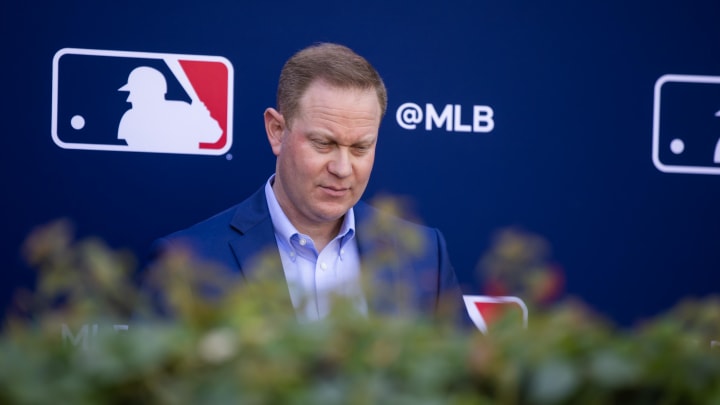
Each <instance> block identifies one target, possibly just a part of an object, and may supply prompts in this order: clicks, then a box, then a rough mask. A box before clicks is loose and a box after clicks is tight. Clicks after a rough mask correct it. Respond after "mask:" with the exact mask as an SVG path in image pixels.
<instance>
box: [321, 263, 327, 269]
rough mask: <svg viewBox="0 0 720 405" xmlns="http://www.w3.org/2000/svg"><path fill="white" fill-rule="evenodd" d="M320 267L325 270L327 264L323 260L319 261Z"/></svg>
mask: <svg viewBox="0 0 720 405" xmlns="http://www.w3.org/2000/svg"><path fill="white" fill-rule="evenodd" d="M320 268H321V269H323V270H327V264H325V262H322V263H320Z"/></svg>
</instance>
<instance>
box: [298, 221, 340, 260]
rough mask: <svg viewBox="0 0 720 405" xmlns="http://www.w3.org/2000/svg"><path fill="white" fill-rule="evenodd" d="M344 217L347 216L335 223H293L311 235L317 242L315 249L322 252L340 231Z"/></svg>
mask: <svg viewBox="0 0 720 405" xmlns="http://www.w3.org/2000/svg"><path fill="white" fill-rule="evenodd" d="M344 219H345V216H342V217H340V219H338V220H336V221H335V222H334V223H333V222H328V223H316V224H305V225H303V224H296V223H293V226H294V227H295V228H296V229H297V230H298V231H299V232H301V233H303V234H305V235H307V236H309V237H310V238H311V239H312V240H313V243H314V244H315V249H317V251H318V252H321V251H322V250H323V249H324V248H325V246H327V245H328V243H330V241H331V240H333V239H334V238H335V237H336V236H337V234H338V232H340V228H341V227H342V223H343V220H344ZM291 223H292V221H291Z"/></svg>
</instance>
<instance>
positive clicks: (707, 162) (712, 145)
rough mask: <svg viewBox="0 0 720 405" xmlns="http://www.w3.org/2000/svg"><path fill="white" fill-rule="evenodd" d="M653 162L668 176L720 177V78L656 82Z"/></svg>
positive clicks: (670, 77) (684, 77)
mask: <svg viewBox="0 0 720 405" xmlns="http://www.w3.org/2000/svg"><path fill="white" fill-rule="evenodd" d="M652 159H653V163H654V164H655V167H656V168H657V169H658V170H660V171H662V172H666V173H688V174H720V76H694V75H664V76H662V77H660V78H659V79H658V80H657V81H656V82H655V97H654V106H653V144H652Z"/></svg>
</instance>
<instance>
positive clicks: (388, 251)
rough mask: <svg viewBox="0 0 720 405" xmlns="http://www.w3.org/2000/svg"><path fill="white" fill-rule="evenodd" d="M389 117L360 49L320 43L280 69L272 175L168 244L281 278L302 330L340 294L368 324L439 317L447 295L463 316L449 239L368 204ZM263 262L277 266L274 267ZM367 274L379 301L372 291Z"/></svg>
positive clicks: (268, 120)
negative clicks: (378, 315)
mask: <svg viewBox="0 0 720 405" xmlns="http://www.w3.org/2000/svg"><path fill="white" fill-rule="evenodd" d="M386 108H387V93H386V90H385V85H384V84H383V82H382V79H381V78H380V76H379V75H378V73H377V72H376V71H375V69H374V68H373V67H372V66H371V65H370V64H369V63H368V62H367V61H366V60H365V59H364V58H362V57H361V56H359V55H357V54H356V53H354V52H353V51H352V50H350V49H348V48H347V47H344V46H341V45H336V44H319V45H315V46H311V47H309V48H306V49H304V50H302V51H300V52H298V53H297V54H295V55H294V56H293V57H292V58H290V59H289V60H288V61H287V63H286V64H285V66H284V67H283V69H282V72H281V75H280V80H279V85H278V93H277V109H274V108H268V109H267V110H265V114H264V118H265V130H266V133H267V137H268V140H269V142H270V146H271V148H272V151H273V153H274V154H275V156H276V158H277V159H276V169H275V174H274V175H273V176H271V177H270V179H269V180H268V182H267V183H266V184H265V186H264V187H262V188H261V189H260V190H258V191H257V192H256V193H255V194H254V195H252V196H251V197H250V198H248V199H247V200H245V201H243V202H241V203H240V204H238V205H236V206H234V207H232V208H230V209H228V210H226V211H224V212H222V213H220V214H218V215H216V216H214V217H212V218H210V219H208V220H206V221H204V222H201V223H199V224H197V225H194V226H192V227H190V228H188V229H186V230H184V231H180V232H177V233H175V234H173V235H170V236H169V237H167V238H164V239H163V240H161V246H164V247H166V246H167V245H174V244H177V245H180V244H184V246H189V247H190V249H192V251H193V252H194V253H195V254H197V255H198V256H199V257H200V258H202V259H209V260H213V261H216V262H220V263H222V264H224V265H225V266H226V267H228V268H230V269H233V270H236V271H238V272H239V273H240V274H241V275H242V278H243V279H244V280H246V281H247V282H252V281H251V280H252V279H253V278H255V277H257V276H259V275H262V276H265V277H267V276H270V277H277V278H279V279H281V278H283V277H284V279H285V281H286V282H287V286H288V293H289V296H290V301H291V303H292V307H293V308H294V309H295V311H296V314H297V316H298V318H299V319H300V320H316V319H321V318H323V317H324V316H326V315H327V313H328V311H329V310H330V303H331V297H330V296H331V295H340V296H344V297H346V298H348V299H350V300H351V302H352V303H353V305H354V306H355V308H356V309H357V310H358V311H360V312H361V313H364V314H372V313H375V312H395V311H399V310H403V311H408V310H409V312H411V313H413V314H419V315H422V316H435V315H438V312H439V311H440V310H441V308H442V307H443V305H442V304H443V302H444V301H443V299H444V298H445V297H449V299H450V300H451V301H452V304H453V305H456V306H458V307H459V306H461V305H462V303H461V294H460V290H459V287H458V283H457V279H456V277H455V273H454V271H453V269H452V266H451V265H450V261H449V259H448V254H447V251H446V248H445V241H444V239H443V237H442V235H441V234H440V232H439V231H437V230H436V229H431V228H426V227H422V226H419V225H415V224H411V223H409V222H406V221H403V220H401V219H399V218H397V217H394V216H391V215H387V214H384V213H381V212H380V211H378V210H376V209H375V208H372V207H370V206H369V205H367V204H365V203H363V202H360V201H359V200H360V197H361V196H362V194H363V192H364V191H365V188H366V186H367V183H368V181H369V179H370V172H371V171H372V166H373V161H374V157H375V146H376V144H377V138H378V130H379V127H380V121H381V118H382V117H383V115H384V113H385V110H386ZM262 255H266V256H267V255H269V256H270V257H273V258H275V259H278V256H279V260H275V261H274V262H275V263H277V266H273V265H268V264H267V263H272V262H273V261H272V260H271V261H269V262H268V261H261V260H259V259H258V258H259V257H260V256H262ZM275 267H281V268H275ZM363 275H364V276H368V277H369V278H371V279H372V280H374V285H375V287H378V288H379V289H380V290H381V291H367V290H366V289H363V288H362V287H361V276H363ZM400 290H402V291H403V293H402V294H400V295H398V294H397V293H398V291H400ZM388 291H390V293H389V294H383V292H385V293H387V292H388ZM388 295H392V296H388Z"/></svg>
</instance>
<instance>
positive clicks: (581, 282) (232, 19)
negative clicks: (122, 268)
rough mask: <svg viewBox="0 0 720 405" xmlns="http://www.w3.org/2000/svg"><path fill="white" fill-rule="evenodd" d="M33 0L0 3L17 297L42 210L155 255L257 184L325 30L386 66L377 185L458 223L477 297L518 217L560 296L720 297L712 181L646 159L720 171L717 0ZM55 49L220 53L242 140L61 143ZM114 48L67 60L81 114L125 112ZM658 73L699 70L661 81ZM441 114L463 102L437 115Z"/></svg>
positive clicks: (372, 191) (621, 316)
mask: <svg viewBox="0 0 720 405" xmlns="http://www.w3.org/2000/svg"><path fill="white" fill-rule="evenodd" d="M40 3H43V2H40ZM40 3H38V2H30V3H27V2H6V3H4V4H3V5H2V6H0V10H1V12H0V34H2V35H0V38H2V39H0V41H1V43H2V50H3V52H4V54H3V58H2V61H3V62H2V64H1V65H0V73H1V74H2V77H3V79H4V80H2V83H3V90H4V92H3V94H4V96H5V97H4V101H3V102H2V106H3V107H2V110H0V111H1V112H0V114H2V121H1V125H2V136H1V137H0V145H1V147H0V154H2V157H1V159H0V162H1V163H0V164H1V165H2V171H1V172H0V176H2V182H1V183H0V184H1V187H2V195H3V198H2V209H1V210H0V215H2V225H3V228H4V229H3V232H2V235H3V237H2V244H0V249H1V252H2V254H1V256H0V257H2V272H1V273H0V299H1V300H2V304H3V306H5V305H7V303H8V302H9V301H10V296H11V292H12V291H13V290H14V289H15V288H16V287H17V286H19V285H25V284H27V283H28V282H29V280H30V279H31V277H30V274H29V272H28V270H27V269H26V268H25V266H23V264H22V261H21V260H20V254H19V251H20V244H21V241H22V240H23V238H24V237H25V236H26V235H27V233H28V232H29V231H30V229H32V228H33V227H34V226H37V225H39V224H44V223H46V222H48V221H50V220H53V219H55V218H59V217H68V218H71V219H72V220H73V221H74V223H75V224H76V227H77V229H78V233H79V234H80V235H81V236H82V235H89V234H93V235H100V236H102V237H103V238H105V239H106V240H107V241H108V242H109V243H110V244H111V245H112V246H115V247H129V248H131V249H133V250H135V251H136V252H137V253H138V255H142V254H144V253H145V252H146V249H147V247H148V245H149V244H150V243H151V241H152V240H153V239H154V238H156V237H158V236H162V235H165V234H167V233H169V232H171V231H174V230H177V229H180V228H183V227H185V226H188V225H190V224H192V223H195V222H197V221H199V220H201V219H204V218H205V217H207V216H209V215H211V214H213V213H215V212H217V211H219V210H221V209H224V208H226V207H228V206H230V205H232V204H234V203H236V202H238V201H240V200H241V199H243V198H244V197H246V196H247V195H249V194H250V193H251V192H252V191H254V190H255V189H257V188H258V187H259V186H260V185H261V184H262V183H263V182H264V181H265V180H266V179H267V178H268V176H269V175H270V174H271V173H272V171H273V168H274V156H273V155H272V153H271V151H270V148H269V146H268V144H267V140H266V138H265V134H264V128H263V121H262V113H263V110H264V109H265V108H266V107H268V106H273V105H274V101H275V89H276V83H277V77H278V74H279V71H280V68H281V67H282V64H283V63H284V61H285V60H286V59H287V58H288V57H289V56H290V55H292V54H293V53H294V52H296V51H297V50H299V49H301V48H303V47H305V46H307V45H309V44H312V43H314V42H318V41H331V42H339V43H343V44H346V45H348V46H350V47H351V48H353V49H354V50H356V51H357V52H358V53H360V54H361V55H363V56H365V57H366V58H367V59H368V60H370V61H371V63H373V64H374V65H375V66H376V68H377V69H378V70H379V71H380V73H381V75H382V76H383V78H384V80H385V82H386V84H387V87H388V92H389V108H388V114H387V116H386V117H385V119H384V120H383V123H382V126H381V136H380V140H379V145H378V152H377V157H376V165H375V169H374V172H373V177H372V179H371V182H370V185H369V187H368V190H367V193H366V196H367V197H372V196H373V195H377V194H379V193H393V194H399V195H405V196H409V197H411V198H412V200H413V201H414V206H415V208H416V210H417V211H418V214H419V215H420V216H421V217H422V218H423V219H424V221H425V222H426V223H428V224H430V225H432V226H436V227H438V228H440V229H441V230H442V231H443V232H444V234H445V236H446V238H447V241H448V245H449V248H450V254H451V257H452V261H453V263H454V265H455V267H456V269H457V272H458V276H459V278H460V279H461V282H462V283H463V284H464V285H465V292H466V293H478V292H480V291H481V288H482V286H480V285H479V284H478V282H477V279H476V273H475V267H476V263H477V261H478V259H479V258H480V256H481V255H482V254H483V252H485V251H486V250H487V248H488V247H489V244H490V243H491V237H492V234H493V233H494V232H495V231H497V230H498V229H501V228H503V227H507V226H519V227H522V228H524V229H526V230H529V231H531V232H535V233H538V234H541V235H543V236H544V237H546V238H547V239H548V241H549V242H550V243H551V245H552V247H553V258H554V260H556V261H557V262H559V263H560V264H561V265H562V267H563V268H564V271H565V277H566V285H565V289H566V292H568V293H570V294H575V295H579V296H580V297H582V298H583V299H585V300H586V301H588V302H589V303H590V304H591V305H592V306H594V307H595V308H596V309H598V310H599V311H601V312H603V313H605V314H608V315H610V316H612V317H613V318H615V319H616V320H617V321H619V322H621V323H632V322H634V321H637V320H639V319H642V318H643V317H647V316H650V315H653V314H655V313H657V312H658V311H661V310H664V309H666V308H668V307H669V306H671V305H672V304H674V303H676V302H677V301H678V299H680V298H681V297H684V296H703V295H707V294H710V293H714V292H716V291H717V285H718V281H720V234H719V233H718V225H720V204H719V203H720V187H719V186H720V176H718V175H714V174H694V173H687V170H685V172H682V171H683V169H681V170H680V171H681V172H679V173H678V172H663V171H661V170H659V168H658V167H657V166H656V164H655V163H654V161H653V143H655V144H656V146H657V150H658V152H657V154H658V160H659V161H660V165H661V166H662V165H664V166H667V167H696V168H697V167H700V168H705V169H708V171H710V172H712V170H713V169H720V163H715V162H714V160H713V151H714V148H715V145H716V142H717V140H718V138H720V117H715V115H714V114H715V112H717V111H718V110H720V90H719V89H720V84H718V83H713V82H712V80H706V79H707V78H708V77H714V76H713V75H717V76H720V52H718V50H719V49H720V48H718V40H719V39H720V24H718V23H717V22H718V21H719V18H720V3H717V2H716V1H685V2H678V1H639V2H627V1H620V0H610V1H604V2H571V1H552V2H520V1H503V2H491V1H482V0H480V1H462V0H446V1H443V2H435V1H429V0H418V1H413V2H399V1H398V2H391V1H386V0H384V1H374V0H366V1H362V2H360V1H358V2H331V1H304V2H287V4H283V2H260V1H257V2H251V1H248V2H236V1H230V0H227V1H205V2H200V1H173V2H166V1H163V2H152V1H126V2H122V3H118V2H98V1H65V2H53V1H46V2H44V3H46V4H40ZM588 3H596V4H588ZM63 48H83V49H94V50H113V51H130V52H149V53H164V54H183V55H211V56H219V57H223V58H226V59H227V60H228V61H229V62H230V63H231V64H232V68H233V73H232V79H233V81H234V84H233V86H232V88H231V96H232V102H233V108H232V116H231V120H232V125H233V131H232V134H231V135H232V146H231V148H230V149H229V151H227V153H224V154H221V155H218V156H201V155H182V154H163V153H141V152H116V151H92V150H76V149H63V148H60V147H58V146H57V145H56V144H55V142H54V141H53V138H52V136H51V132H52V130H51V129H52V126H53V125H52V120H51V117H52V115H53V105H52V99H53V97H52V89H53V57H54V56H55V54H56V53H57V52H58V51H59V50H61V49H63ZM118 60H120V59H118ZM126 62H127V60H126ZM92 63H95V62H92ZM118 63H119V64H122V63H125V62H122V61H120V62H118ZM119 64H117V63H116V64H112V65H113V66H110V67H108V66H103V63H101V62H99V61H98V62H97V65H96V66H94V65H93V66H91V65H88V64H85V65H83V69H86V70H87V71H85V73H84V74H85V75H87V74H88V73H87V72H93V71H96V74H97V76H92V73H90V76H83V75H76V76H75V77H70V76H71V73H70V70H71V69H70V68H67V69H66V70H65V71H63V70H60V71H59V72H58V74H59V80H61V82H62V80H69V81H70V82H72V83H75V85H73V86H72V87H71V88H69V89H68V88H67V87H65V90H63V92H64V93H63V94H65V95H69V96H68V97H71V98H73V97H74V98H75V99H77V100H85V101H88V100H91V101H92V102H91V103H86V104H88V105H89V107H87V110H86V111H87V112H86V118H87V122H88V125H91V124H93V123H97V122H98V121H97V120H96V121H93V118H98V119H99V122H101V123H102V122H105V123H106V125H110V124H107V121H103V120H112V123H113V124H112V125H110V126H113V125H116V121H114V120H119V119H120V117H121V116H122V113H123V112H124V111H125V110H126V109H127V108H128V104H127V103H125V101H124V97H126V96H127V94H120V93H118V92H117V91H116V89H117V88H118V87H120V86H122V85H123V84H124V83H125V80H126V79H127V69H126V68H121V66H120V65H119ZM115 70H117V71H115ZM119 72H121V73H119ZM666 74H675V75H687V76H692V77H696V76H702V77H704V78H706V79H701V80H700V81H698V82H693V81H683V80H676V81H671V82H666V83H664V84H662V85H658V86H657V89H656V83H658V80H659V79H660V78H661V77H662V76H663V75H666ZM683 77H684V76H683ZM118 80H119V82H118ZM94 83H106V84H107V85H108V88H109V89H110V88H111V89H112V91H110V92H105V93H103V92H99V91H97V86H95V85H94ZM172 85H173V84H172V83H169V86H171V87H172ZM73 88H76V90H73ZM93 89H94V90H93ZM179 93H181V92H179ZM118 97H120V98H118ZM178 97H181V96H178ZM63 100H67V98H60V99H59V100H58V103H59V106H58V108H61V109H62V108H66V107H67V103H68V102H66V101H63ZM656 102H657V104H656ZM406 103H414V104H415V105H417V106H418V107H420V109H421V111H422V112H423V114H424V115H423V121H422V122H420V123H418V124H417V126H416V128H415V129H406V128H405V127H409V125H408V122H402V124H404V125H401V123H400V122H398V119H397V111H398V109H399V108H400V107H401V106H403V105H405V104H406ZM428 104H429V105H430V106H428ZM446 105H451V106H458V107H451V108H450V109H448V110H444V109H445V106H446ZM474 106H484V107H481V108H484V109H482V110H481V113H483V114H484V113H487V111H488V108H489V109H491V110H492V112H493V116H492V123H493V124H494V126H492V127H489V126H487V125H485V124H487V123H488V120H489V118H488V116H487V115H483V114H480V115H479V119H480V124H483V125H485V126H484V127H483V126H482V125H481V126H480V127H477V128H475V129H481V130H480V131H473V128H472V125H473V108H474ZM430 108H432V109H433V110H434V111H435V112H437V115H438V116H440V115H441V113H442V112H443V111H447V113H448V114H451V115H452V118H451V119H450V120H449V121H443V122H442V123H441V125H436V123H434V121H432V120H431V121H430V124H431V125H430V130H427V129H426V123H427V115H428V110H429V109H430ZM656 108H657V109H658V110H657V111H656V110H655V109H656ZM458 113H460V115H459V116H458ZM408 114H409V113H408ZM655 115H657V119H654V116H655ZM401 116H402V114H401ZM99 117H104V118H99ZM406 117H410V115H407V116H406ZM448 117H449V116H446V118H448ZM483 120H485V121H483ZM65 125H67V123H65ZM448 125H449V126H450V127H451V128H452V130H451V131H448V130H447V129H448ZM466 127H467V128H469V132H468V129H467V128H466ZM88 128H91V127H88ZM488 130H489V131H488ZM93 142H104V141H102V140H100V141H98V140H97V139H95V140H93Z"/></svg>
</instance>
